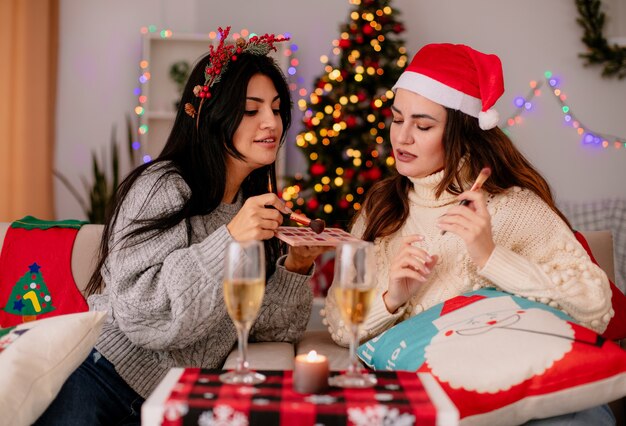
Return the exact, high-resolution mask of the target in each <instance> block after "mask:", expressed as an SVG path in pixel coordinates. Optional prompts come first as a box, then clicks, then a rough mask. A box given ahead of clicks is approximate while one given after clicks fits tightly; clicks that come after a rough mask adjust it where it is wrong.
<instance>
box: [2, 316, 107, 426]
mask: <svg viewBox="0 0 626 426" xmlns="http://www.w3.org/2000/svg"><path fill="white" fill-rule="evenodd" d="M104 317H105V313H104V312H82V313H78V314H67V315H61V316H57V317H53V318H46V319H42V320H38V321H33V322H30V323H24V324H20V325H17V326H15V327H12V328H8V329H0V413H2V420H8V422H7V423H6V424H11V425H30V424H32V423H33V422H34V421H35V420H37V418H38V417H39V416H40V415H41V413H43V412H44V411H45V409H46V408H47V407H48V405H50V403H51V402H52V400H53V399H54V398H55V397H56V395H57V393H58V392H59V390H60V389H61V386H62V385H63V383H64V382H65V380H66V379H67V378H68V377H69V375H70V374H71V373H72V372H73V371H74V370H75V369H76V368H77V367H78V366H79V365H80V363H81V362H83V361H84V359H85V358H86V357H87V355H88V354H89V352H90V351H91V349H92V347H93V345H94V344H95V343H96V339H97V337H98V335H99V334H100V329H101V328H102V323H103V320H104ZM2 420H0V423H2V424H4V423H3V422H2Z"/></svg>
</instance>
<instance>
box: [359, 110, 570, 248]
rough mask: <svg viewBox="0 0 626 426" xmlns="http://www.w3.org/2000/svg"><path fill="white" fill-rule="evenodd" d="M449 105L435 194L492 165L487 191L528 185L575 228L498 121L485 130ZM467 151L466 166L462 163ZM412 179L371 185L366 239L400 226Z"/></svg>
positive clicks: (454, 187) (364, 211) (366, 203)
mask: <svg viewBox="0 0 626 426" xmlns="http://www.w3.org/2000/svg"><path fill="white" fill-rule="evenodd" d="M446 111H447V113H448V118H447V120H446V124H445V128H444V134H443V149H444V174H443V179H442V181H441V183H440V184H439V185H438V186H437V188H436V190H435V194H436V196H437V197H439V196H441V194H442V193H443V192H444V191H447V192H449V193H452V194H456V195H458V194H460V193H461V192H463V187H462V184H461V183H462V182H471V181H473V180H474V179H476V177H477V176H478V173H479V172H480V170H481V169H482V168H483V167H491V176H490V178H489V179H488V180H487V182H485V184H484V185H483V189H484V190H485V191H486V192H488V193H490V194H499V193H501V192H503V191H505V190H507V189H508V188H510V187H512V186H519V187H522V188H527V189H530V190H531V191H533V192H534V193H535V194H537V195H538V196H539V197H540V198H541V199H542V200H543V201H544V202H545V203H546V204H548V205H549V206H550V208H551V209H552V210H554V212H555V213H556V214H557V215H559V217H561V219H563V221H564V222H565V223H566V224H567V225H568V226H570V228H571V225H570V223H569V221H568V220H567V218H566V217H565V216H564V215H563V213H561V211H560V210H559V209H558V208H557V207H556V204H555V203H554V198H553V197H552V191H551V190H550V186H549V185H548V183H547V182H546V180H545V179H544V178H543V177H542V176H541V174H539V172H538V171H537V170H536V169H535V168H534V167H533V166H532V165H531V164H530V162H529V161H528V160H527V159H526V158H525V157H524V156H523V155H522V153H521V152H520V151H519V150H518V149H517V148H516V147H515V145H513V142H512V141H511V139H509V137H508V136H507V135H506V134H505V133H504V132H503V131H502V130H501V129H500V128H499V127H495V128H493V129H490V130H486V131H485V130H482V129H481V128H480V127H479V125H478V120H477V119H476V118H475V117H472V116H469V115H467V114H465V113H463V112H461V111H457V110H453V109H450V108H446ZM464 157H466V162H465V164H464V167H461V168H459V167H458V165H459V163H460V162H461V161H463V158H464ZM412 185H413V184H412V183H411V181H409V179H408V178H407V177H406V176H402V175H400V174H399V173H397V172H396V174H395V175H394V176H391V177H388V178H386V179H384V180H382V181H380V182H377V183H376V184H374V185H373V186H372V188H370V190H369V191H368V193H367V195H366V197H365V201H364V203H363V209H362V210H361V211H360V212H359V214H365V215H366V227H365V232H364V233H363V236H362V238H363V239H364V240H366V241H374V240H375V239H376V238H379V237H386V236H388V235H391V234H393V233H394V232H396V231H398V230H399V229H400V228H401V227H402V225H403V224H404V222H405V221H406V219H407V217H408V216H409V201H408V192H409V190H410V189H411V188H412ZM372 212H376V214H371V213H372ZM356 217H358V215H357V216H355V219H356Z"/></svg>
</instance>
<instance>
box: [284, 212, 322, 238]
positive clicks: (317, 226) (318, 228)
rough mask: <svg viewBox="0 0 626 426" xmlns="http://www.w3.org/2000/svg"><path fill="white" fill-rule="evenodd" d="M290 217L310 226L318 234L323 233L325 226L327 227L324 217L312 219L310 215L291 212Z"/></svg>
mask: <svg viewBox="0 0 626 426" xmlns="http://www.w3.org/2000/svg"><path fill="white" fill-rule="evenodd" d="M289 219H291V220H293V221H294V222H298V223H299V224H301V225H304V226H308V227H309V228H311V229H312V230H313V232H315V233H316V234H321V233H322V232H323V231H324V228H326V222H324V221H323V220H322V219H313V220H311V219H309V218H308V217H306V216H304V215H301V214H298V213H291V215H289Z"/></svg>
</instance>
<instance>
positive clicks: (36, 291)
mask: <svg viewBox="0 0 626 426" xmlns="http://www.w3.org/2000/svg"><path fill="white" fill-rule="evenodd" d="M40 269H41V266H39V265H37V263H33V264H32V265H30V266H29V267H28V272H26V273H25V274H24V275H23V276H22V278H20V279H19V280H18V281H17V283H16V284H15V286H13V290H12V291H11V295H10V296H9V300H8V301H7V303H6V305H5V306H4V310H5V311H6V312H8V313H10V314H14V315H21V316H22V319H23V321H24V322H27V321H34V320H35V319H37V315H41V314H45V313H48V312H52V311H54V309H55V307H54V306H52V296H50V292H49V291H48V287H47V286H46V283H45V282H44V280H43V277H42V275H41V272H40Z"/></svg>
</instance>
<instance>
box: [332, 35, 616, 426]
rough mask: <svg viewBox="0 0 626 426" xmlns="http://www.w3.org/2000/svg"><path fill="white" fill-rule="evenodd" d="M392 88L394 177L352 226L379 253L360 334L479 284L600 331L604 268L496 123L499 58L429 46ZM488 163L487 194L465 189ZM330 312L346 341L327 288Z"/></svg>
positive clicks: (335, 331) (344, 341)
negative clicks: (372, 296)
mask: <svg viewBox="0 0 626 426" xmlns="http://www.w3.org/2000/svg"><path fill="white" fill-rule="evenodd" d="M393 90H394V92H395V98H394V104H393V107H392V110H393V122H392V123H391V129H390V137H391V145H392V147H393V153H394V157H395V160H396V169H397V171H398V173H397V174H396V175H395V176H392V177H390V178H388V179H385V180H383V181H381V182H379V183H378V184H376V185H374V187H372V188H371V190H370V191H369V192H368V194H367V197H366V200H365V202H364V204H363V209H362V210H361V212H360V214H359V215H358V216H357V217H356V219H355V222H354V225H353V228H352V233H353V234H355V235H357V236H359V237H361V238H363V239H364V240H367V241H373V242H374V243H375V246H376V249H377V251H378V254H379V256H377V258H378V270H377V278H378V279H377V292H376V296H375V300H374V302H373V303H372V307H371V309H370V312H369V315H368V317H367V318H366V320H365V322H364V323H363V324H362V326H361V335H360V336H359V337H360V339H361V341H364V340H367V339H370V338H372V337H375V336H377V335H378V334H380V333H382V332H383V331H385V330H387V329H389V328H391V327H392V326H393V325H395V324H397V323H398V322H400V321H402V320H403V319H406V318H408V317H410V316H413V315H416V314H419V313H421V312H423V311H424V310H426V309H428V308H430V307H432V306H434V305H437V304H439V303H441V302H444V301H445V300H448V299H450V298H452V297H455V296H458V295H460V294H462V293H465V292H468V291H472V290H478V289H480V288H481V287H496V288H498V289H500V290H503V291H506V292H509V293H513V294H517V295H520V296H523V297H527V298H531V299H535V300H537V301H540V302H542V303H546V304H549V305H550V306H553V307H557V308H559V309H562V310H564V311H566V312H567V313H569V314H570V315H571V316H572V317H573V318H575V319H576V320H577V321H579V322H580V323H581V324H583V325H585V326H587V327H590V328H592V329H594V330H595V331H597V332H602V331H603V330H604V329H605V328H606V326H607V324H608V322H609V320H610V319H611V317H612V316H613V314H614V312H613V310H612V309H611V289H610V286H609V282H608V279H607V276H606V274H605V273H604V272H603V271H602V270H601V269H600V268H599V267H598V266H596V265H595V264H594V263H593V262H592V261H591V259H590V258H589V256H588V255H587V254H586V252H585V250H584V249H583V247H582V246H581V245H580V244H579V243H578V241H577V240H576V237H575V236H574V234H573V232H572V230H571V228H570V226H569V223H568V221H567V219H566V218H565V217H564V216H563V214H562V213H561V212H560V211H559V210H558V208H557V207H556V205H555V203H554V199H553V197H552V194H551V191H550V188H549V186H548V184H547V182H546V181H545V179H544V178H543V177H542V176H541V175H540V174H539V172H538V171H537V170H535V168H534V167H533V166H532V165H531V164H530V163H529V161H528V160H527V159H526V158H525V157H524V156H523V155H522V154H521V153H520V151H519V150H518V149H517V148H516V147H515V146H514V145H513V143H512V142H511V140H510V139H509V137H508V136H507V135H506V134H505V133H504V132H503V131H502V130H501V129H499V128H498V127H497V126H496V124H497V122H498V114H497V112H496V111H495V110H494V109H493V108H492V107H493V105H494V104H495V103H496V101H497V100H498V98H499V97H500V96H501V95H502V93H503V92H504V83H503V76H502V65H501V63H500V59H499V58H498V57H497V56H496V55H488V54H484V53H481V52H478V51H476V50H474V49H472V48H470V47H468V46H465V45H457V44H431V45H427V46H425V47H423V48H422V49H421V50H420V51H419V52H418V53H417V54H416V55H415V57H414V59H413V60H412V62H411V64H410V65H409V67H408V68H407V69H406V70H405V72H404V73H403V74H402V75H401V76H400V78H399V80H398V82H397V83H396V85H395V86H394V88H393ZM485 168H488V169H489V171H490V172H491V174H490V177H489V178H488V179H487V180H486V181H485V182H484V183H483V185H482V190H481V189H476V188H474V190H470V188H471V187H472V184H473V183H474V182H475V180H476V179H477V177H478V176H479V174H480V172H481V170H483V169H485ZM461 201H462V203H461V204H460V203H459V202H461ZM325 316H326V321H327V323H328V326H329V330H330V332H331V335H332V337H333V339H334V340H335V341H336V342H337V343H339V344H341V345H348V344H349V336H350V330H349V329H348V328H347V326H346V325H345V324H344V323H343V322H342V321H341V315H340V312H339V309H338V307H337V302H336V300H335V297H334V292H333V291H332V288H331V290H330V291H329V295H328V297H327V299H326V308H325ZM600 408H601V409H602V412H603V414H606V407H600ZM606 415H607V416H608V417H611V414H610V413H608V414H606ZM596 424H597V423H596Z"/></svg>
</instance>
